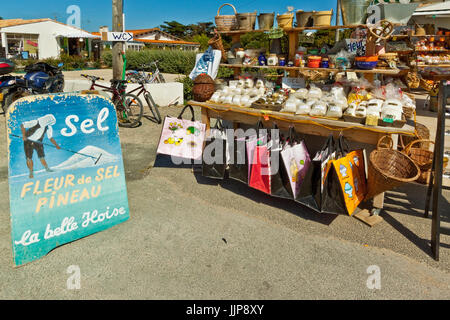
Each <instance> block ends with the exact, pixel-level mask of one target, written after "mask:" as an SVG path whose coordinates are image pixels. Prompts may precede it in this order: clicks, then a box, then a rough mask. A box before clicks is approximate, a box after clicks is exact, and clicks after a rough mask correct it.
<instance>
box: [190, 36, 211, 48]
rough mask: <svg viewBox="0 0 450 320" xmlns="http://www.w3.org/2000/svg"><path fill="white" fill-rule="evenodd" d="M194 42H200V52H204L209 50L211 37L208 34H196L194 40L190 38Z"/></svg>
mask: <svg viewBox="0 0 450 320" xmlns="http://www.w3.org/2000/svg"><path fill="white" fill-rule="evenodd" d="M190 40H191V41H192V42H198V43H200V50H202V51H204V50H206V49H208V47H209V44H208V41H209V37H208V36H207V35H206V34H196V35H195V36H193V37H192V38H190Z"/></svg>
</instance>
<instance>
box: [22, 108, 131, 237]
mask: <svg viewBox="0 0 450 320" xmlns="http://www.w3.org/2000/svg"><path fill="white" fill-rule="evenodd" d="M105 111H106V112H105ZM107 115H108V112H107V109H106V108H105V109H104V110H102V111H101V112H100V114H99V119H98V120H99V121H98V128H99V129H100V130H101V131H106V130H108V129H109V128H108V127H102V126H101V122H103V121H104V120H105V119H106V117H107ZM71 119H73V117H72V118H69V117H68V118H67V119H66V123H67V124H68V127H69V128H70V129H71V132H68V131H67V130H65V131H64V129H63V130H62V134H63V135H65V136H72V135H74V134H75V133H76V128H75V127H74V126H73V124H72V123H71V122H70V120H71ZM75 121H77V119H75ZM81 130H82V131H83V133H90V132H85V131H86V130H87V129H86V126H85V125H83V123H82V125H81ZM118 177H120V172H119V167H118V166H117V165H113V166H108V167H101V168H99V169H98V170H97V172H96V175H95V176H87V177H86V176H85V175H82V176H81V177H79V178H76V177H75V175H73V174H67V175H65V176H60V177H55V178H48V179H46V180H45V182H43V183H41V181H40V180H37V181H35V182H27V183H25V184H24V185H23V186H22V191H21V193H20V198H21V199H23V198H25V197H26V196H27V195H35V196H39V195H40V197H39V198H38V200H37V203H36V207H35V213H36V214H38V213H39V212H40V211H41V210H42V209H44V210H45V209H50V210H51V209H54V208H58V207H62V206H67V205H70V204H75V203H80V202H83V201H86V200H89V199H94V198H97V197H99V196H100V194H101V190H102V187H101V185H94V184H96V183H99V182H102V181H104V180H109V179H115V178H118ZM90 185H91V186H90ZM77 186H79V188H75V189H73V187H77ZM67 188H72V190H71V191H66V192H64V189H67ZM125 213H126V210H125V209H124V208H122V207H121V208H114V209H112V210H110V208H109V207H108V208H107V210H106V211H105V212H100V213H99V212H98V210H94V211H92V212H85V213H84V214H83V219H84V221H83V223H82V227H83V228H86V227H87V226H89V225H90V224H91V223H92V224H95V223H99V222H102V221H104V220H109V219H111V218H113V217H116V216H118V215H123V214H125ZM76 229H78V224H77V223H76V222H75V218H74V217H71V218H68V217H66V218H64V219H63V221H62V223H61V227H58V228H55V229H54V230H52V229H51V228H50V225H49V224H48V225H47V228H46V231H45V234H44V239H45V240H47V239H50V238H52V237H55V236H60V235H62V234H65V233H67V232H71V231H74V230H76ZM39 241H40V239H39V234H38V233H32V232H31V230H27V231H26V232H25V233H24V234H23V235H22V238H21V240H20V241H15V244H16V245H19V244H22V245H23V246H28V245H30V244H32V243H36V242H39Z"/></svg>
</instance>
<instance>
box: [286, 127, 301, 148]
mask: <svg viewBox="0 0 450 320" xmlns="http://www.w3.org/2000/svg"><path fill="white" fill-rule="evenodd" d="M288 139H289V145H290V146H291V147H292V146H293V145H294V142H300V141H302V140H305V138H304V137H300V136H299V134H298V133H297V131H296V130H295V128H294V126H290V127H289V138H288Z"/></svg>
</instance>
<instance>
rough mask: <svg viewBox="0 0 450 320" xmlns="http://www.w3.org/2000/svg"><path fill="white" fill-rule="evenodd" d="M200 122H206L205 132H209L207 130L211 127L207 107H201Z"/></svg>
mask: <svg viewBox="0 0 450 320" xmlns="http://www.w3.org/2000/svg"><path fill="white" fill-rule="evenodd" d="M202 122H203V123H204V124H206V134H207V135H208V134H209V130H210V129H211V119H210V118H209V115H208V109H206V108H202Z"/></svg>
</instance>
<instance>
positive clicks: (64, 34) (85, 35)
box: [53, 30, 101, 39]
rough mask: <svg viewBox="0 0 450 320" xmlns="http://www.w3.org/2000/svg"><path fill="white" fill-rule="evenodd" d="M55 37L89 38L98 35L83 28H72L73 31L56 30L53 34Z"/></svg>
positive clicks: (96, 37) (97, 37) (95, 37)
mask: <svg viewBox="0 0 450 320" xmlns="http://www.w3.org/2000/svg"><path fill="white" fill-rule="evenodd" d="M53 35H54V36H55V37H63V38H89V39H99V38H101V37H100V36H95V35H93V34H91V33H89V32H86V31H83V30H74V31H58V32H55V33H54V34H53Z"/></svg>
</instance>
